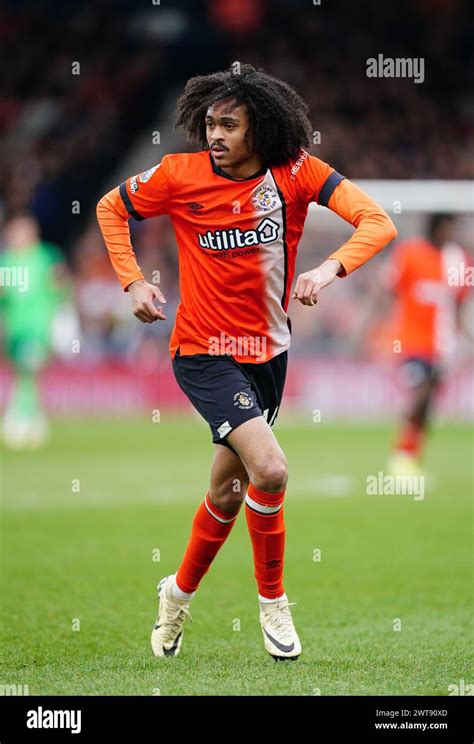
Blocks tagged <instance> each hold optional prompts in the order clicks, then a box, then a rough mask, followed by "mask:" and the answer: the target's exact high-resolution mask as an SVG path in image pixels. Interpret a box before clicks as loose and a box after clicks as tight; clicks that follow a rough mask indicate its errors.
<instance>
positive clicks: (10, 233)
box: [4, 217, 39, 250]
mask: <svg viewBox="0 0 474 744" xmlns="http://www.w3.org/2000/svg"><path fill="white" fill-rule="evenodd" d="M38 240H39V232H38V226H37V224H36V222H35V221H34V220H33V219H31V217H15V218H14V219H12V220H10V222H9V223H8V224H7V225H6V227H5V232H4V242H5V245H6V246H7V248H12V249H13V250H22V249H24V248H29V247H30V246H32V245H34V244H35V243H37V242H38Z"/></svg>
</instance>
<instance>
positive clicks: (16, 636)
mask: <svg viewBox="0 0 474 744" xmlns="http://www.w3.org/2000/svg"><path fill="white" fill-rule="evenodd" d="M275 433H276V434H277V436H278V438H279V441H280V442H281V444H282V446H283V448H284V450H285V452H286V454H287V457H288V461H289V466H290V480H289V484H288V491H287V500H286V507H285V521H286V526H287V549H286V566H285V589H286V592H287V594H288V596H289V599H290V601H293V602H297V605H296V606H295V607H293V608H292V611H293V618H294V621H295V626H296V628H297V630H298V633H299V635H300V638H301V641H302V645H303V653H302V655H301V656H300V658H299V659H298V661H297V662H296V663H278V664H277V663H275V662H274V661H273V659H272V658H271V657H270V656H268V655H267V653H266V652H265V651H264V648H263V641H262V636H261V630H260V627H259V623H258V604H257V597H256V585H255V580H254V577H253V564H252V556H251V545H250V539H249V537H248V533H247V527H246V522H245V515H244V510H242V512H241V514H240V515H239V517H238V520H237V523H236V525H235V526H234V529H233V531H232V533H231V535H230V537H229V538H228V540H227V542H226V544H225V545H224V547H223V548H222V550H221V551H220V553H219V554H218V555H217V558H216V560H215V562H214V564H213V565H212V566H211V569H210V571H209V573H208V574H207V575H206V576H205V577H204V579H203V581H202V583H201V586H200V588H199V590H198V592H197V594H196V597H195V599H194V600H193V602H192V603H191V613H192V615H193V619H194V622H193V623H192V624H189V622H188V621H187V622H186V625H185V632H184V641H183V648H182V651H181V654H180V655H179V656H178V657H177V658H174V659H172V658H164V659H155V658H154V657H153V656H152V654H151V650H150V645H149V636H150V632H151V628H152V625H153V623H154V620H155V617H156V613H157V599H156V589H155V587H156V584H157V583H158V580H159V579H161V578H162V577H163V576H165V575H166V574H168V573H171V572H174V571H175V570H176V569H177V567H178V565H179V562H180V559H181V556H182V553H183V550H184V548H185V545H186V542H187V539H188V536H189V530H190V526H191V521H192V518H193V514H194V512H195V510H196V508H197V506H198V504H199V502H200V501H201V499H202V498H203V497H204V493H205V490H206V488H207V484H208V473H209V467H210V462H211V458H212V454H213V450H212V445H211V443H210V437H209V430H208V428H207V426H206V425H205V424H203V423H201V422H199V421H198V420H197V419H193V418H171V419H168V418H167V417H166V416H163V417H162V421H161V423H160V424H154V423H151V422H148V421H146V420H145V419H122V420H121V419H118V418H117V419H107V420H104V419H98V420H90V419H75V420H67V421H66V420H57V421H55V422H54V423H53V429H52V439H51V441H50V443H49V444H48V445H47V447H46V448H45V449H43V450H41V451H39V452H31V453H21V454H19V453H7V452H5V451H2V453H1V460H2V490H3V497H2V500H3V509H2V511H3V515H2V529H1V533H2V551H3V561H2V563H3V570H2V583H3V596H4V602H3V606H2V641H3V664H2V666H3V669H2V672H1V679H2V682H3V683H4V684H17V685H28V690H29V694H30V695H35V694H39V695H53V694H54V695H71V694H78V695H96V694H102V695H112V694H114V695H154V694H155V695H157V694H161V695H178V694H182V695H216V694H219V695H315V694H321V695H388V694H393V695H448V687H449V685H452V684H458V685H459V684H460V681H461V680H464V681H465V684H468V683H470V682H472V679H471V669H472V666H471V664H472V658H470V651H469V649H470V648H472V628H471V625H470V618H471V609H472V601H471V580H472V570H471V549H472V534H471V525H470V522H471V515H472V506H471V503H472V502H471V500H472V482H473V481H472V435H471V433H470V431H469V429H468V428H467V427H465V426H461V425H441V424H438V425H437V426H435V427H434V430H433V432H432V435H431V438H430V441H429V444H428V450H427V456H426V470H427V471H428V473H429V478H428V480H427V484H426V493H425V497H424V499H423V500H415V499H414V497H413V496H409V495H398V496H396V495H379V496H374V495H367V493H366V478H367V476H368V475H370V474H374V475H376V474H377V472H378V471H379V470H383V468H384V465H385V458H386V455H387V452H388V446H389V441H390V438H391V434H392V432H391V429H390V428H389V427H387V426H363V427H362V426H348V425H331V426H328V425H323V424H312V423H305V422H304V421H302V420H288V419H287V420H286V421H285V420H284V419H283V418H282V419H281V420H280V421H279V423H278V425H277V426H276V429H275ZM318 551H320V552H318ZM318 558H320V560H318ZM158 559H159V560H158ZM397 628H399V629H397Z"/></svg>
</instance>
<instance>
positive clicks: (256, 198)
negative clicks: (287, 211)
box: [252, 185, 278, 212]
mask: <svg viewBox="0 0 474 744" xmlns="http://www.w3.org/2000/svg"><path fill="white" fill-rule="evenodd" d="M277 202H278V196H277V194H275V192H274V191H273V189H272V187H271V186H265V185H263V186H259V187H258V189H256V190H255V191H254V192H253V196H252V205H253V206H254V207H255V209H256V210H257V211H258V212H269V211H270V210H271V209H273V208H274V206H275V205H276V204H277Z"/></svg>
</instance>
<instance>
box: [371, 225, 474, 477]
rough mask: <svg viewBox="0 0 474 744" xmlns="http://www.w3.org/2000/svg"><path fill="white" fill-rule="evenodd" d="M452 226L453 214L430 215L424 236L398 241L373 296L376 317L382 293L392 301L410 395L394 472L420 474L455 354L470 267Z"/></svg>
mask: <svg viewBox="0 0 474 744" xmlns="http://www.w3.org/2000/svg"><path fill="white" fill-rule="evenodd" d="M454 228H455V219H454V216H452V215H449V214H433V215H432V216H431V218H430V220H429V223H428V226H427V237H426V238H423V237H417V238H410V239H408V240H404V241H401V242H400V243H398V244H397V245H396V246H395V247H394V249H393V250H392V252H391V256H390V257H389V259H388V262H387V263H386V265H385V266H384V267H383V269H382V281H381V284H380V285H379V290H378V291H376V293H375V297H374V298H373V306H374V307H377V308H378V312H379V313H380V310H381V307H382V301H381V297H380V294H381V293H384V294H385V297H386V300H388V302H390V303H393V308H392V309H393V314H394V318H393V320H394V326H393V338H394V340H395V341H396V342H398V343H399V347H400V348H399V350H398V351H399V353H400V355H401V371H402V376H403V377H402V381H403V384H404V385H406V386H408V388H409V389H410V392H411V395H410V403H409V406H408V409H407V411H406V412H405V414H404V416H403V418H402V421H401V425H400V428H399V432H398V435H397V437H396V439H395V441H394V444H393V451H392V455H391V457H390V460H389V469H390V471H391V472H392V473H394V474H400V475H401V474H406V475H410V474H416V473H418V472H420V465H421V456H422V452H423V445H424V441H425V435H426V432H427V428H428V425H429V420H430V414H431V411H432V404H433V401H434V398H435V394H436V392H437V390H438V388H439V385H440V382H441V380H442V377H443V374H444V373H446V372H447V370H448V368H449V366H450V364H451V362H452V360H453V357H454V354H455V351H456V339H457V330H458V327H459V317H460V309H461V305H462V302H463V300H464V299H465V298H466V297H467V295H468V292H469V285H470V281H469V279H468V276H469V273H468V272H469V270H471V271H472V267H471V268H470V267H469V264H470V263H471V261H470V258H469V256H468V254H467V253H466V251H464V250H463V248H462V247H461V246H460V245H459V244H458V243H456V242H455V241H454V232H455V230H454Z"/></svg>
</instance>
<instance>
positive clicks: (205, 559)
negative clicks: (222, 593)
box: [176, 493, 238, 593]
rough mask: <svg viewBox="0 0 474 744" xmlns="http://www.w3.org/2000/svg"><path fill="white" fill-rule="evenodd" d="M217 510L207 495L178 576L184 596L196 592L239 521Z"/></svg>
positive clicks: (193, 527)
mask: <svg viewBox="0 0 474 744" xmlns="http://www.w3.org/2000/svg"><path fill="white" fill-rule="evenodd" d="M237 514H238V511H237V512H236V513H235V514H233V515H231V514H228V513H226V512H223V511H221V510H220V509H218V508H217V506H215V505H214V504H213V503H212V501H211V500H210V498H209V493H206V496H205V498H204V501H203V502H202V504H201V505H200V506H199V508H198V510H197V512H196V514H195V515H194V520H193V526H192V530H191V537H190V538H189V542H188V545H187V547H186V552H185V554H184V558H183V560H182V563H181V565H180V567H179V569H178V572H177V575H176V583H177V585H178V587H179V589H181V590H182V591H183V592H188V593H192V592H194V591H195V590H196V589H197V587H198V585H199V582H200V581H201V579H202V577H203V576H204V574H205V573H207V571H208V570H209V566H210V565H211V563H212V561H213V560H214V558H215V556H216V555H217V552H218V550H219V548H221V547H222V545H223V544H224V542H225V540H226V538H227V536H228V535H229V533H230V531H231V529H232V527H233V525H234V523H235V519H236V517H237Z"/></svg>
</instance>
